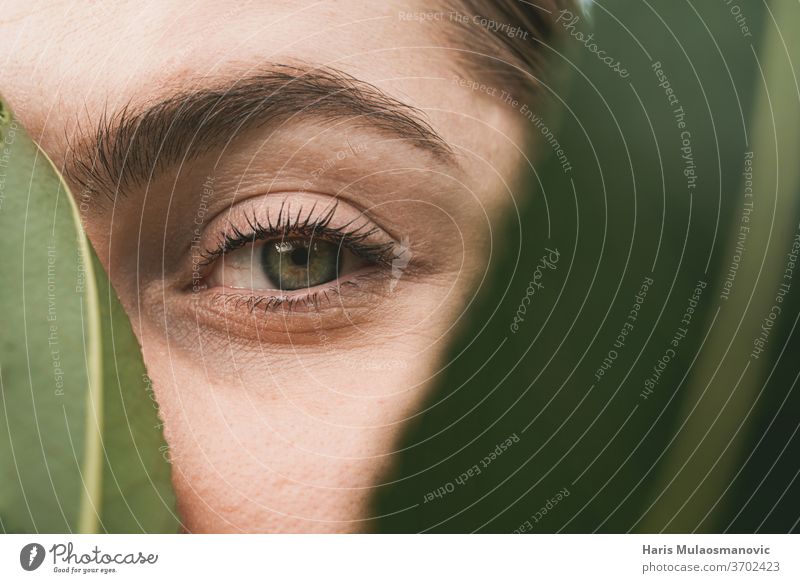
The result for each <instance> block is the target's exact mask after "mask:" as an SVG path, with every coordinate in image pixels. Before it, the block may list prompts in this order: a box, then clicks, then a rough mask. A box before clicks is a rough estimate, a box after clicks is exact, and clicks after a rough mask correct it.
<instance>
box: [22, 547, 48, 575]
mask: <svg viewBox="0 0 800 583" xmlns="http://www.w3.org/2000/svg"><path fill="white" fill-rule="evenodd" d="M44 555H45V553H44V547H43V546H42V545H40V544H39V543H30V544H27V545H25V546H24V547H22V550H21V551H20V552H19V564H20V565H22V568H23V569H25V570H26V571H35V570H36V569H38V568H39V567H40V566H41V565H42V563H43V562H44Z"/></svg>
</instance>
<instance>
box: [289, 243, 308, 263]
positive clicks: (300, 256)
mask: <svg viewBox="0 0 800 583" xmlns="http://www.w3.org/2000/svg"><path fill="white" fill-rule="evenodd" d="M290 257H291V259H292V263H294V264H295V265H308V247H298V248H295V249H294V250H292V253H291V255H290Z"/></svg>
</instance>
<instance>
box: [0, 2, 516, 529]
mask: <svg viewBox="0 0 800 583" xmlns="http://www.w3.org/2000/svg"><path fill="white" fill-rule="evenodd" d="M2 7H3V10H2V11H0V26H2V34H0V55H7V57H5V58H0V63H1V64H2V66H0V87H2V91H3V94H4V97H5V98H6V99H7V100H8V102H9V103H10V104H11V106H12V108H13V109H14V110H15V111H16V114H17V116H18V117H19V119H20V120H21V122H22V123H23V124H24V125H25V126H26V127H27V128H28V130H29V132H30V133H31V135H32V136H34V138H36V139H37V140H38V141H39V142H40V143H41V145H42V146H43V147H44V149H45V150H46V151H47V152H48V153H49V154H50V156H51V157H52V158H53V159H54V160H55V161H56V163H57V164H60V163H66V162H67V161H68V153H69V146H70V144H71V143H73V142H74V141H76V140H78V139H79V138H80V137H81V136H83V135H84V134H83V133H82V132H84V131H85V129H86V128H89V127H93V126H94V125H96V124H97V123H98V120H99V119H100V118H101V116H102V114H103V112H104V111H113V110H115V109H117V108H119V107H121V106H122V105H125V104H126V103H129V102H130V103H131V104H132V105H133V106H134V107H138V106H142V105H145V104H148V103H152V102H153V101H154V100H157V99H160V98H162V97H164V96H165V95H168V94H170V93H174V92H175V91H180V90H184V89H186V88H191V87H195V86H197V84H198V83H200V84H202V83H204V82H206V81H209V80H214V81H215V82H224V81H225V80H233V79H236V78H237V77H239V76H243V75H247V74H251V73H252V72H253V71H255V70H257V69H258V67H259V66H261V65H262V64H263V63H264V62H278V63H283V62H286V63H294V62H303V63H310V64H312V65H328V66H334V67H335V68H337V69H339V70H341V71H344V72H345V73H347V74H350V75H352V76H354V77H357V78H358V79H362V80H364V81H366V82H369V83H371V84H374V85H375V86H376V87H378V88H379V89H380V90H381V91H383V92H385V93H386V94H387V95H389V96H392V97H393V98H396V99H398V100H400V101H402V102H404V103H408V104H410V105H412V106H414V107H416V108H419V109H420V110H422V111H423V112H424V114H425V115H426V116H427V120H428V122H429V124H430V125H431V127H432V128H433V129H434V130H435V131H436V132H437V133H438V134H439V135H440V136H441V137H442V138H443V139H444V140H445V141H446V142H447V143H448V144H449V145H450V147H451V150H452V151H453V152H454V153H455V160H454V161H452V162H449V161H445V160H441V159H438V158H437V157H436V156H434V155H432V154H431V153H430V152H427V151H425V150H424V149H422V148H418V147H415V146H414V145H413V144H409V143H408V141H407V140H406V141H404V140H401V139H396V138H393V137H392V136H389V135H386V134H385V133H384V132H380V131H376V130H374V129H371V128H369V127H364V124H358V123H356V122H355V121H353V120H340V121H339V122H338V123H336V124H330V123H327V124H326V123H321V122H319V121H318V120H314V119H305V118H301V119H298V120H296V121H289V122H286V123H282V124H279V126H278V127H270V128H264V129H260V130H251V131H246V132H243V133H242V134H241V135H237V136H236V137H235V139H233V140H232V141H231V142H230V143H229V144H228V145H227V146H226V147H224V148H216V149H214V150H213V151H212V152H208V153H207V154H206V155H205V156H203V157H201V158H199V159H195V160H192V161H191V162H187V163H185V164H179V165H177V167H172V168H168V169H166V170H165V171H164V172H162V173H160V174H159V175H157V176H154V177H153V179H152V180H151V181H149V182H148V183H146V184H143V185H137V186H136V187H135V188H133V189H131V190H130V192H128V193H126V195H125V196H119V197H117V198H116V201H115V202H112V200H111V197H109V196H105V197H102V196H100V197H96V198H93V199H92V202H91V204H88V205H86V207H87V208H85V209H84V212H83V220H84V223H85V226H86V228H87V232H88V233H89V237H90V240H91V242H92V244H93V245H94V246H95V248H96V249H97V251H98V255H99V256H100V258H101V260H102V261H103V263H104V265H105V267H106V269H107V270H108V271H109V274H110V277H111V280H112V283H113V284H114V286H115V288H116V290H117V292H118V294H119V296H120V298H121V300H122V303H123V305H124V306H125V308H126V310H127V311H128V313H129V315H130V317H131V320H132V323H133V325H134V329H135V332H136V334H137V336H138V338H139V340H140V342H141V345H142V349H143V353H144V358H145V362H146V364H147V366H148V371H149V373H150V376H151V377H152V379H153V382H154V388H155V391H156V395H157V398H158V402H159V404H160V407H161V414H162V417H163V419H164V422H165V433H166V437H167V440H168V443H169V445H170V450H171V460H172V463H173V480H174V485H175V489H176V492H177V495H178V499H179V510H180V514H181V517H182V520H183V522H184V525H185V529H186V531H188V532H352V531H364V530H369V525H370V519H371V518H372V517H371V515H370V499H371V496H372V494H373V493H374V488H376V487H378V486H379V485H380V484H382V483H384V482H385V481H386V480H387V479H388V477H389V476H390V473H389V470H390V468H391V466H392V462H393V456H394V452H395V449H396V447H397V442H398V439H399V438H400V436H401V435H402V432H403V430H404V428H405V427H406V426H407V425H408V423H411V422H413V420H414V418H415V417H416V416H417V415H419V414H420V413H421V412H422V411H421V404H422V402H423V400H424V398H425V396H426V394H427V392H428V391H429V389H430V387H431V386H432V384H433V383H434V382H435V380H436V377H437V373H438V372H439V370H440V367H441V366H442V363H441V359H442V354H443V351H444V350H445V349H446V347H447V343H448V340H449V339H450V338H451V337H452V335H453V334H454V333H455V331H456V330H457V326H458V323H459V319H460V318H461V316H462V314H463V313H464V310H465V307H466V306H467V305H468V303H469V301H470V300H471V299H472V298H473V296H474V293H475V290H476V289H477V287H478V285H479V283H480V281H481V279H482V278H483V277H485V275H486V270H487V266H488V262H489V259H490V254H491V253H493V252H494V253H496V252H497V248H496V247H497V243H498V241H502V234H499V235H498V233H497V231H496V229H497V228H498V226H499V224H500V223H499V221H500V220H501V219H502V218H503V216H504V215H505V214H506V213H507V212H510V211H511V210H512V209H513V205H514V201H513V195H512V192H513V185H514V183H515V182H516V181H517V180H518V179H519V178H520V170H521V169H522V168H524V167H525V165H526V164H527V162H526V161H525V159H524V157H523V156H522V154H521V149H522V148H523V141H524V138H523V130H524V126H523V124H522V123H521V120H520V118H519V115H518V113H517V112H516V111H515V110H514V109H511V108H510V107H509V106H507V105H504V104H503V103H502V102H501V101H500V100H499V99H498V98H497V97H492V96H491V95H489V94H488V93H487V92H485V91H483V92H482V91H474V90H472V89H471V88H469V87H464V86H460V85H459V84H457V83H454V81H453V79H454V76H456V75H458V76H460V77H463V78H466V79H469V80H472V81H479V82H482V83H487V84H489V85H491V83H492V81H491V80H490V79H484V78H481V77H480V76H479V75H476V74H475V73H472V72H470V71H468V70H466V68H465V65H464V62H465V61H464V59H463V58H462V57H461V56H460V51H461V50H462V49H463V48H464V47H463V46H461V45H459V44H458V43H457V42H456V41H455V40H443V39H445V38H448V39H449V38H450V37H447V36H446V35H442V34H440V33H441V28H440V27H441V26H442V25H441V24H440V23H438V24H437V23H419V22H413V21H403V20H401V19H400V18H398V13H399V12H401V11H407V12H411V11H420V10H423V11H424V10H430V7H429V6H427V7H426V6H425V5H424V3H421V2H420V3H418V4H417V3H413V2H412V3H394V2H386V3H383V2H381V3H378V2H374V3H364V2H362V1H356V0H342V1H339V2H328V3H321V4H320V3H316V4H314V3H310V2H305V1H296V2H284V1H273V2H268V3H261V2H252V3H244V4H242V3H233V2H231V3H223V4H222V5H221V4H220V3H219V2H205V1H203V0H201V1H196V2H191V3H189V2H170V3H165V2H142V1H141V0H139V1H137V2H118V3H115V5H114V8H113V10H112V9H109V8H103V5H102V3H91V4H89V3H69V2H66V3H57V4H53V3H52V2H41V3H38V2H31V1H30V0H26V1H25V2H14V1H12V2H10V3H9V2H5V3H3V4H2ZM473 33H474V34H482V33H481V32H480V31H478V30H476V31H473ZM497 88H498V91H497V93H498V94H499V90H501V89H506V90H511V88H509V87H503V86H497ZM340 152H344V154H340ZM341 158H343V159H341ZM320 169H323V170H322V171H320ZM209 180H210V182H209V184H210V185H211V186H210V187H209V191H210V192H213V194H212V195H211V196H210V197H209V200H208V204H207V210H205V211H203V212H201V211H200V207H199V203H198V198H199V196H200V194H201V193H202V192H203V188H204V184H206V183H207V181H209ZM309 181H310V182H311V184H308V182H309ZM309 186H310V188H309ZM73 187H74V190H75V192H76V193H80V192H81V186H80V185H79V184H77V183H74V184H73ZM300 191H313V194H311V195H308V194H301V192H300ZM106 194H108V193H106ZM337 195H338V196H339V198H340V200H341V201H342V204H341V205H340V207H339V209H338V210H337V212H339V211H340V210H341V212H342V213H343V214H342V216H343V217H344V216H345V215H347V213H351V214H354V216H360V217H362V218H363V220H368V221H369V223H370V226H371V227H377V228H378V229H379V230H380V232H381V233H382V236H383V237H388V239H389V240H390V241H391V240H394V241H395V242H396V243H400V242H403V241H405V242H406V246H407V248H408V249H409V250H410V253H411V256H410V257H411V258H410V261H408V262H407V265H405V264H404V262H403V261H400V262H399V263H396V265H395V268H396V269H394V270H391V269H386V268H379V267H375V266H372V267H370V266H369V265H367V266H363V267H362V269H364V270H365V273H366V272H368V273H370V274H371V275H370V276H369V277H368V280H369V281H368V282H367V283H364V284H363V285H359V287H358V288H353V287H352V286H346V287H342V288H340V292H341V293H340V294H338V295H337V296H336V297H335V299H334V300H333V301H329V302H327V303H325V304H324V305H321V306H319V307H318V308H316V309H315V308H305V309H301V308H297V309H295V310H293V311H287V310H285V309H282V310H276V311H265V310H263V309H254V310H250V309H248V307H247V306H246V305H242V303H243V302H242V301H236V300H235V299H234V300H233V301H221V300H220V297H219V296H220V294H222V295H223V296H225V295H226V294H228V295H234V296H235V294H236V293H238V292H237V291H236V290H234V289H232V288H227V289H225V286H224V285H222V286H217V289H216V291H215V290H214V289H201V290H194V291H192V290H190V289H188V288H190V287H191V284H192V281H193V280H192V272H193V265H194V264H196V260H197V254H196V249H194V250H193V249H192V238H193V236H194V228H195V226H196V225H195V222H194V219H195V218H196V217H198V216H199V215H201V214H202V217H201V223H202V226H201V229H200V230H201V237H202V243H203V245H204V246H205V247H211V246H213V245H214V244H215V243H216V241H217V240H218V236H219V232H220V231H222V230H224V229H225V225H226V224H229V222H232V221H234V219H235V217H237V216H238V217H239V219H238V220H239V226H240V227H241V228H244V227H246V223H245V225H244V226H242V225H241V217H242V216H252V215H253V214H256V215H257V216H261V217H263V216H265V215H266V214H268V215H269V216H270V217H274V216H275V213H277V211H278V209H279V207H280V203H288V204H290V205H294V208H298V207H299V206H302V208H303V209H304V210H309V209H311V207H312V206H313V203H314V202H318V203H319V204H325V202H326V201H327V202H330V201H332V200H333V197H334V196H337ZM76 196H77V194H76ZM320 201H321V202H320ZM242 205H243V206H242ZM242 211H246V212H245V213H244V214H242ZM236 213H239V214H238V215H237V214H236ZM226 221H228V223H226ZM493 229H495V232H494V234H493V232H492V230H493ZM193 261H194V262H195V263H194V264H193ZM229 263H231V262H229ZM245 263H246V262H245ZM216 269H217V270H218V271H216V272H215V273H216V275H215V276H213V277H211V278H210V279H211V281H212V282H213V281H216V282H218V283H219V282H222V283H224V282H225V281H232V279H231V278H233V274H232V272H231V271H230V270H228V271H227V272H225V273H222V272H223V271H224V269H223V268H222V267H219V266H217V268H216ZM243 269H244V276H243V277H244V279H241V278H240V280H237V281H239V282H240V283H241V281H244V284H245V287H247V286H246V284H247V281H248V278H252V277H253V271H252V270H251V272H250V274H249V275H248V272H247V269H246V266H245V268H243ZM219 270H222V271H219ZM239 275H240V276H241V275H242V273H241V272H240V273H239ZM348 277H349V276H348V275H343V276H341V279H347V278H348ZM203 281H204V285H208V281H209V278H205V279H204V280H203ZM331 285H334V286H335V282H334V284H328V287H330V286H331ZM251 287H256V286H251ZM239 292H241V290H239ZM254 293H255V291H254V290H253V289H251V290H250V295H253V294H254ZM259 293H265V292H263V290H262V291H261V292H259ZM240 295H241V294H240Z"/></svg>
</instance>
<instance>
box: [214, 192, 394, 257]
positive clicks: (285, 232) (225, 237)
mask: <svg viewBox="0 0 800 583" xmlns="http://www.w3.org/2000/svg"><path fill="white" fill-rule="evenodd" d="M286 202H287V201H286V200H284V202H283V203H282V205H281V207H280V209H279V212H278V216H277V217H276V218H275V220H274V222H273V220H272V218H271V217H270V216H269V213H267V216H266V224H264V223H262V222H261V220H260V219H259V218H258V217H257V216H256V214H255V211H253V214H252V216H247V215H246V222H247V226H248V228H249V232H244V231H243V230H242V229H240V228H239V227H238V226H236V225H235V224H233V223H232V222H231V221H230V220H229V221H228V229H229V230H228V231H223V232H222V233H220V235H219V240H218V242H217V244H216V247H215V248H214V249H206V250H205V251H203V252H202V253H201V255H202V256H203V261H202V262H201V266H207V265H210V264H211V263H213V262H214V261H215V260H216V259H218V258H220V257H221V256H223V255H225V254H226V253H230V252H232V251H235V250H236V249H239V248H242V247H244V246H246V245H247V244H252V243H255V242H257V241H261V240H266V239H269V238H270V237H277V236H284V237H298V236H299V237H303V236H306V237H311V236H315V235H317V236H319V237H321V238H333V239H337V240H338V242H340V243H341V244H343V245H346V246H348V247H350V248H351V249H353V247H357V246H358V245H360V244H362V243H363V242H364V241H367V240H369V239H370V238H371V237H372V236H373V235H374V234H375V233H378V232H379V231H381V229H380V228H379V227H377V226H374V225H370V224H369V222H367V220H366V219H365V220H364V222H362V223H361V224H357V221H358V218H354V219H351V220H350V221H348V222H345V223H343V224H342V225H340V226H337V227H331V226H330V224H331V222H332V220H333V217H334V216H335V213H336V209H337V208H338V201H337V202H335V203H334V204H333V205H331V206H330V207H328V208H327V209H325V210H323V211H321V213H320V215H319V216H318V217H316V218H313V219H312V217H313V215H314V211H315V210H316V208H317V205H316V204H314V205H312V208H311V210H309V211H308V212H307V213H304V210H303V207H302V206H301V207H300V208H299V209H298V210H297V211H296V213H295V214H294V218H291V215H290V213H291V209H289V208H288V206H287V204H286ZM395 247H396V242H395V241H394V240H391V241H386V242H384V243H382V244H379V243H371V244H364V246H363V247H361V248H356V249H353V250H354V251H359V250H361V251H365V250H367V251H369V253H368V255H369V257H365V258H367V259H371V260H373V261H375V262H376V263H384V264H391V261H392V260H394V259H395V258H396V255H394V254H393V253H392V252H393V250H394V248H395Z"/></svg>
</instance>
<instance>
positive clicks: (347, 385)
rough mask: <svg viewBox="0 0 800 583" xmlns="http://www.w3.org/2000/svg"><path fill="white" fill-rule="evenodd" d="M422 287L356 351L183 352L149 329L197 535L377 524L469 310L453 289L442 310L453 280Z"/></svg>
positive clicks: (147, 347) (354, 346) (182, 500)
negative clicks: (391, 474) (400, 447)
mask: <svg viewBox="0 0 800 583" xmlns="http://www.w3.org/2000/svg"><path fill="white" fill-rule="evenodd" d="M414 287H415V289H414V290H413V293H411V296H412V297H413V298H414V300H415V301H414V302H413V303H412V304H410V305H409V306H407V307H406V309H403V310H397V311H395V312H393V313H392V314H391V316H390V317H388V318H387V319H386V320H385V321H383V322H382V324H381V326H379V327H378V329H377V331H376V330H373V329H371V334H370V336H369V337H367V336H364V335H362V337H361V340H360V341H359V340H354V341H353V342H352V343H349V344H347V345H342V344H341V343H338V342H333V341H332V342H331V344H330V345H329V346H325V345H324V344H323V345H319V346H316V347H314V348H313V349H310V348H309V347H304V348H303V349H302V350H295V351H293V350H291V349H289V350H283V349H282V350H280V351H269V347H268V346H264V347H263V350H261V351H256V352H253V351H245V350H242V349H241V348H240V347H236V346H235V345H233V344H232V343H231V344H230V345H229V346H227V347H226V349H220V350H208V349H206V350H205V351H204V352H203V351H201V350H200V349H199V348H200V347H199V346H198V347H197V350H196V351H193V350H187V349H186V347H182V348H180V349H174V350H171V349H170V348H169V344H168V340H169V336H168V334H165V333H164V332H163V330H159V329H156V328H153V329H151V330H149V331H145V334H144V336H143V344H144V354H145V360H146V361H147V363H148V370H149V372H150V374H151V377H152V378H153V380H154V387H155V390H156V393H157V397H158V400H159V403H160V406H161V412H162V416H163V418H164V421H165V427H166V436H167V440H168V442H169V445H170V452H171V458H172V463H173V481H174V483H175V487H176V491H177V493H178V498H179V508H180V511H181V515H182V517H183V520H184V523H185V525H186V528H187V530H189V531H191V532H240V531H247V532H252V531H257V532H258V531H261V532H264V531H268V532H290V531H292V532H293V531H301V532H342V531H361V530H365V529H367V528H368V526H369V518H370V516H369V508H370V503H371V497H372V494H373V488H374V487H375V486H376V485H379V484H380V483H381V482H382V481H383V479H384V477H385V476H386V475H387V472H388V470H389V468H390V466H391V462H392V458H393V452H394V451H395V449H396V443H397V441H398V439H399V438H400V437H401V435H402V431H403V428H404V427H405V426H406V421H408V420H409V419H410V418H411V417H412V416H413V415H414V414H415V413H416V412H417V411H418V409H419V407H420V405H421V403H422V402H423V400H424V398H425V396H426V393H427V388H428V387H429V383H430V380H431V378H433V377H434V375H435V372H436V370H437V363H438V362H439V360H440V356H441V350H442V349H443V348H444V347H445V343H444V342H442V337H443V335H444V334H445V333H446V331H447V330H448V328H449V326H450V324H452V322H453V320H454V316H456V315H457V313H458V306H459V305H460V304H461V302H460V301H458V300H456V299H455V298H454V297H452V294H450V299H449V300H447V301H445V302H444V303H443V302H442V298H443V297H445V298H446V297H448V296H447V291H448V290H447V289H446V288H445V286H433V285H427V286H421V285H416V286H414ZM406 291H409V290H406ZM398 293H400V290H399V288H398ZM426 316H427V317H426ZM421 322H422V324H421ZM231 364H232V365H233V367H234V368H235V372H226V373H225V374H220V373H219V371H220V370H222V369H228V367H230V366H231Z"/></svg>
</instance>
